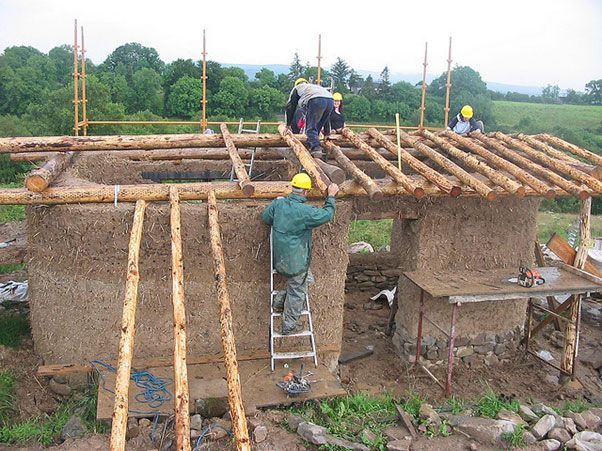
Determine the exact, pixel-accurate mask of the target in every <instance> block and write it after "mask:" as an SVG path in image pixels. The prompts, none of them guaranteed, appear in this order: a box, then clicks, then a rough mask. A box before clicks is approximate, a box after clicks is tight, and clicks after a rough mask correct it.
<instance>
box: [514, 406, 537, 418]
mask: <svg viewBox="0 0 602 451" xmlns="http://www.w3.org/2000/svg"><path fill="white" fill-rule="evenodd" d="M518 414H519V415H520V416H521V418H522V419H523V420H525V421H527V422H535V421H537V420H539V417H538V416H537V415H536V414H535V412H533V411H532V410H531V408H530V407H529V406H525V405H523V404H521V405H520V407H519V408H518Z"/></svg>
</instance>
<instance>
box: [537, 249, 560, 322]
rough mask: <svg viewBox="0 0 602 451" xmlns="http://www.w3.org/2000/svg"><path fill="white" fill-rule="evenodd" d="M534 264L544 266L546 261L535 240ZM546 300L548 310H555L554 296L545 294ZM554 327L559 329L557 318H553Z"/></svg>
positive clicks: (556, 305) (556, 303)
mask: <svg viewBox="0 0 602 451" xmlns="http://www.w3.org/2000/svg"><path fill="white" fill-rule="evenodd" d="M535 264H536V265H537V266H539V267H543V266H546V261H545V259H544V256H543V252H542V251H541V246H540V245H539V241H537V240H535ZM546 301H547V302H548V307H550V310H556V309H557V308H558V302H556V298H555V297H554V296H546ZM554 328H555V329H556V330H560V321H559V320H558V318H554Z"/></svg>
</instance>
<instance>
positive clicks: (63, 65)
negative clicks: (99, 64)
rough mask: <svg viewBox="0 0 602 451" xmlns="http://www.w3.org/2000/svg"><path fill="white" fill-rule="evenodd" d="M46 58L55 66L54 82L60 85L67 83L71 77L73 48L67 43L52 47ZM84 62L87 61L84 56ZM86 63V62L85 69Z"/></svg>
mask: <svg viewBox="0 0 602 451" xmlns="http://www.w3.org/2000/svg"><path fill="white" fill-rule="evenodd" d="M48 58H49V59H50V60H51V61H52V62H53V63H54V66H55V68H56V82H57V83H58V84H59V85H60V86H64V85H65V84H67V83H69V81H70V80H71V79H72V78H73V49H72V48H71V46H69V45H61V46H60V47H54V48H52V49H50V51H49V52H48ZM86 63H88V61H87V58H86ZM87 69H88V64H86V71H87Z"/></svg>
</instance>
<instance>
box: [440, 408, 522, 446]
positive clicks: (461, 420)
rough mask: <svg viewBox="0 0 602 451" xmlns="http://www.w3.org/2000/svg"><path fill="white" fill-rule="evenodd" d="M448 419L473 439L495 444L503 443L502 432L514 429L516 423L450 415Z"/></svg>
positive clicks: (453, 425) (454, 426) (452, 424)
mask: <svg viewBox="0 0 602 451" xmlns="http://www.w3.org/2000/svg"><path fill="white" fill-rule="evenodd" d="M448 421H449V424H450V425H451V426H452V427H453V428H455V429H457V430H458V431H460V432H463V433H464V434H466V435H468V436H469V437H470V438H472V439H473V440H476V441H478V442H480V443H483V444H488V445H494V446H495V445H498V446H499V445H500V444H502V443H503V440H502V434H503V433H504V432H513V431H514V424H512V423H511V422H510V421H504V420H492V419H490V418H477V417H469V416H465V415H450V416H449V417H448Z"/></svg>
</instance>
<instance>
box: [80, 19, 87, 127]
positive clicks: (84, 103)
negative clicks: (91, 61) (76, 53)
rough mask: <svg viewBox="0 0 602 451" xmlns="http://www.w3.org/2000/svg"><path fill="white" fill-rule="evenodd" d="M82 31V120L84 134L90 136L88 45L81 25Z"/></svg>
mask: <svg viewBox="0 0 602 451" xmlns="http://www.w3.org/2000/svg"><path fill="white" fill-rule="evenodd" d="M81 31H82V74H81V78H82V121H83V123H84V125H83V131H84V136H88V113H87V106H88V100H87V98H86V47H85V45H84V27H81Z"/></svg>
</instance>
